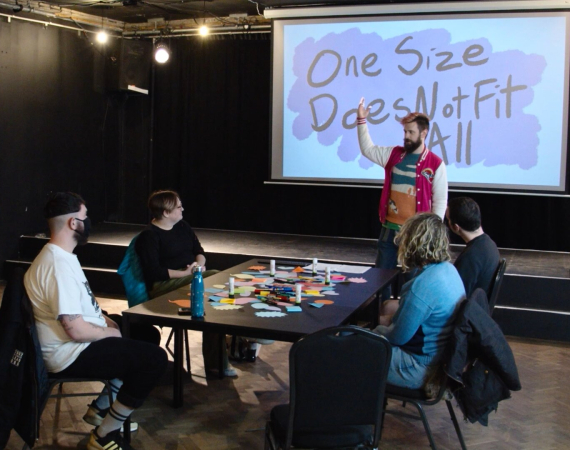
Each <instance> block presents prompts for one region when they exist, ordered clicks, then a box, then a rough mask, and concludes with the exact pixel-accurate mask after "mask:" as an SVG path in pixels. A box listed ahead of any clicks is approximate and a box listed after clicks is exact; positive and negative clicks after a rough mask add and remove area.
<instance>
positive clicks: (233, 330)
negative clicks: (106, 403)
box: [123, 259, 399, 407]
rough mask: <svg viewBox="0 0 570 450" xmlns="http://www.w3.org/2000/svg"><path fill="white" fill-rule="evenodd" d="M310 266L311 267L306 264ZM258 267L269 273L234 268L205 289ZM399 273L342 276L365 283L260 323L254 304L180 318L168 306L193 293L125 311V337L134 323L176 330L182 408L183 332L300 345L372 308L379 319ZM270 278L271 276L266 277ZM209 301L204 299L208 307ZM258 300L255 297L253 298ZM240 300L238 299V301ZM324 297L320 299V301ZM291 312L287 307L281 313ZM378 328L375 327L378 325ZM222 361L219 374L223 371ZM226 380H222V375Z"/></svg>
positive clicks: (177, 393)
mask: <svg viewBox="0 0 570 450" xmlns="http://www.w3.org/2000/svg"><path fill="white" fill-rule="evenodd" d="M305 264H307V263H305ZM253 265H264V266H266V267H267V269H269V264H268V261H267V260H261V261H260V260H258V259H252V260H249V261H246V262H244V263H242V264H240V265H238V266H235V267H232V268H230V269H228V270H225V271H223V272H219V273H217V274H216V275H213V276H211V277H208V278H206V279H204V286H205V287H206V288H208V287H212V286H213V285H216V284H224V283H227V282H228V279H229V276H230V274H238V273H240V272H242V271H247V270H248V267H250V266H253ZM280 265H291V263H290V262H287V261H277V266H280ZM398 273H399V271H398V270H381V269H375V268H370V269H369V270H368V271H367V272H366V273H364V274H362V275H360V274H358V275H352V274H346V273H345V274H343V275H347V278H351V277H362V278H364V279H366V281H367V282H366V283H346V284H343V283H333V286H334V287H335V289H334V290H335V292H337V293H338V294H339V295H335V296H329V297H326V295H325V297H326V298H329V299H331V300H333V301H334V304H332V305H325V306H324V307H322V308H313V307H311V306H309V305H308V303H309V302H311V300H307V301H303V302H302V305H301V308H302V309H303V312H300V313H289V314H287V315H286V316H284V317H272V318H266V317H257V316H256V315H255V312H257V311H261V310H255V309H253V308H252V307H251V306H250V305H249V304H246V305H243V308H241V309H239V310H216V309H214V308H211V307H209V306H208V305H204V309H205V312H206V315H205V317H204V318H203V319H192V317H191V316H180V315H178V308H179V306H178V305H177V304H175V303H170V302H169V301H168V300H179V299H189V297H188V292H189V290H188V288H186V289H179V290H178V291H174V292H170V293H168V294H165V295H162V296H160V297H157V298H155V299H153V300H150V301H148V302H146V303H143V304H140V305H137V306H134V307H132V308H129V309H128V310H126V311H123V335H124V336H126V337H127V336H129V326H130V323H133V322H137V323H150V324H153V325H159V326H166V327H172V328H173V329H174V383H173V384H174V394H173V397H174V398H173V404H174V407H179V406H182V397H183V383H182V374H183V341H182V339H183V335H182V333H183V330H185V329H188V330H197V331H208V332H212V333H218V334H220V339H225V335H226V334H232V335H238V336H247V337H253V338H263V339H273V340H276V341H285V342H295V341H297V340H299V339H300V338H302V337H303V336H305V335H307V334H310V333H313V332H315V331H319V330H322V329H324V328H329V327H333V326H339V325H343V324H347V323H350V322H351V320H353V319H354V318H355V316H356V314H357V313H358V312H360V311H361V310H363V309H364V308H367V307H369V306H370V307H372V308H373V317H375V318H377V317H378V313H379V302H380V299H379V293H380V292H381V291H382V290H383V289H384V288H385V287H386V286H388V285H389V284H391V283H393V282H394V281H395V280H396V278H397V276H398ZM263 276H267V275H263ZM210 295H215V294H209V293H207V292H206V293H205V295H204V301H205V302H207V301H208V300H207V299H208V297H209V296H210ZM252 296H253V295H252ZM236 298H239V296H236ZM319 298H320V297H315V298H314V300H318V299H319ZM282 310H283V312H286V310H285V307H282ZM373 325H375V324H373ZM221 366H222V364H221V361H220V374H223V370H221ZM222 376H223V375H222Z"/></svg>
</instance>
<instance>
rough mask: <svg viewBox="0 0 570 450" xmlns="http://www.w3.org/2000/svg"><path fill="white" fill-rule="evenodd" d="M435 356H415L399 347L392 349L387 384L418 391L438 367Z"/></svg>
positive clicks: (438, 359) (437, 359)
mask: <svg viewBox="0 0 570 450" xmlns="http://www.w3.org/2000/svg"><path fill="white" fill-rule="evenodd" d="M439 361H440V358H436V357H435V355H415V354H413V353H407V352H406V351H404V350H402V349H401V348H400V347H396V346H393V347H392V361H390V370H389V371H388V384H393V385H395V386H401V387H404V388H408V389H418V388H420V387H422V386H423V385H424V384H425V382H426V381H427V380H428V379H429V377H430V376H431V374H432V373H433V371H434V370H436V369H437V367H438V365H439Z"/></svg>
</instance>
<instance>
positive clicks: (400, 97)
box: [272, 13, 568, 191]
mask: <svg viewBox="0 0 570 450" xmlns="http://www.w3.org/2000/svg"><path fill="white" fill-rule="evenodd" d="M274 36H275V45H276V47H275V48H274V97H273V102H274V103H273V120H274V122H273V149H272V151H273V158H272V159H273V163H274V165H273V167H272V178H274V179H291V180H315V181H319V180H320V181H323V180H325V181H337V182H347V181H352V182H359V183H378V181H379V180H382V179H383V178H384V169H383V168H381V167H379V166H377V165H375V164H373V163H371V162H370V161H369V160H367V159H366V158H364V157H363V156H361V154H360V150H359V147H358V139H357V133H356V108H357V106H358V102H359V100H360V98H361V97H364V98H365V99H366V104H367V105H370V106H371V112H370V115H369V117H368V127H369V130H370V134H371V136H372V140H373V141H374V143H375V144H377V145H383V146H394V145H402V143H403V132H402V126H401V125H400V123H399V120H400V119H401V118H402V117H404V116H405V115H406V114H407V113H409V112H411V111H420V112H423V113H425V114H427V115H428V116H429V117H430V119H431V127H430V131H429V133H428V136H427V139H426V143H427V145H428V147H429V148H430V149H431V150H432V151H433V152H434V153H436V154H437V155H439V156H440V157H441V158H442V159H443V160H444V162H445V164H446V165H447V172H448V178H449V181H450V185H451V186H457V187H476V188H477V187H481V188H500V189H515V190H521V189H530V190H539V191H540V190H550V191H560V190H563V189H564V182H565V168H566V151H567V125H568V118H567V109H568V108H567V100H568V92H567V87H568V73H567V71H568V58H567V54H568V49H567V42H568V31H567V16H566V15H563V14H562V13H557V14H532V15H531V14H528V13H527V14H519V15H513V14H511V15H510V16H504V15H501V16H499V15H492V16H491V15H477V16H474V15H470V16H468V17H466V16H454V17H447V16H439V17H433V18H428V19H426V18H425V17H422V18H415V19H414V18H412V19H410V18H406V19H402V18H401V17H400V18H391V19H390V20H387V19H385V18H382V19H379V18H375V19H370V18H366V19H364V18H360V19H354V18H351V19H342V21H339V19H323V20H320V21H315V20H312V21H308V20H297V21H277V22H276V23H275V32H274Z"/></svg>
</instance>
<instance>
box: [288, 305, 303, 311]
mask: <svg viewBox="0 0 570 450" xmlns="http://www.w3.org/2000/svg"><path fill="white" fill-rule="evenodd" d="M287 312H303V309H302V308H301V307H300V306H287Z"/></svg>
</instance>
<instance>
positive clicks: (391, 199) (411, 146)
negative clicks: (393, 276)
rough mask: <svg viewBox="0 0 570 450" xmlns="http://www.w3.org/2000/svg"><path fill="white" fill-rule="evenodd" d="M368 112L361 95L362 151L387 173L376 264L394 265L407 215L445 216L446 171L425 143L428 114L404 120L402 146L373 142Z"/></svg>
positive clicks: (413, 115)
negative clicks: (397, 239) (401, 229)
mask: <svg viewBox="0 0 570 450" xmlns="http://www.w3.org/2000/svg"><path fill="white" fill-rule="evenodd" d="M369 113H370V107H368V108H366V107H365V106H364V98H362V99H361V100H360V104H359V105H358V117H357V124H358V127H357V129H358V142H359V144H360V151H361V152H362V154H363V155H364V156H365V157H366V158H368V159H369V160H370V161H372V162H374V163H376V164H378V165H380V166H382V167H384V170H385V173H386V175H385V181H384V188H383V189H382V195H381V197H380V208H379V211H378V213H379V216H380V222H381V224H382V228H381V230H380V237H379V239H378V254H377V257H376V267H378V268H382V269H393V268H395V267H396V265H397V255H398V247H397V246H396V244H394V237H395V235H396V233H397V232H398V231H399V229H400V227H401V226H402V225H403V224H404V222H405V221H406V219H408V218H410V217H412V216H414V215H415V214H417V213H421V212H433V213H435V214H437V215H438V216H439V217H441V219H442V220H443V216H444V214H445V208H446V206H447V172H446V170H445V164H444V163H443V161H442V160H441V158H440V157H439V156H437V155H435V154H434V153H432V152H431V151H430V150H429V149H428V148H427V147H426V145H425V139H426V136H427V133H428V130H429V118H428V117H427V116H426V115H425V114H421V113H418V112H414V113H410V114H408V115H407V116H406V117H404V118H403V119H402V120H401V122H400V123H401V124H402V125H403V127H404V146H403V147H402V146H397V147H380V146H377V145H374V143H373V142H372V139H371V138H370V134H369V133H368V127H367V125H366V118H367V117H368V114H369ZM385 295H386V293H385V294H384V295H383V297H384V296H385Z"/></svg>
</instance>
